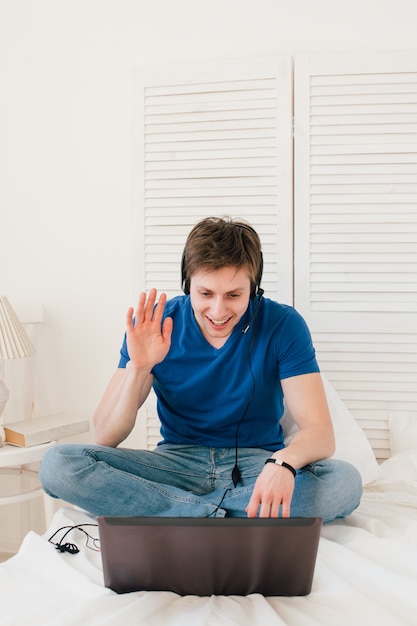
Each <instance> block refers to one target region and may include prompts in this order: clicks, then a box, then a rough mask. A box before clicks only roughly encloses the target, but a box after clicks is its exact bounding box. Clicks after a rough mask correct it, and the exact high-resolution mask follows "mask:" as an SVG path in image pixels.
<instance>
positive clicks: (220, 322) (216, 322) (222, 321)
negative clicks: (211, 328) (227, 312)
mask: <svg viewBox="0 0 417 626" xmlns="http://www.w3.org/2000/svg"><path fill="white" fill-rule="evenodd" d="M210 319H211V318H210ZM211 321H212V322H213V324H214V325H215V326H223V324H226V322H227V321H228V319H225V320H220V321H217V320H212V319H211Z"/></svg>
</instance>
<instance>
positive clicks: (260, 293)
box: [242, 287, 265, 335]
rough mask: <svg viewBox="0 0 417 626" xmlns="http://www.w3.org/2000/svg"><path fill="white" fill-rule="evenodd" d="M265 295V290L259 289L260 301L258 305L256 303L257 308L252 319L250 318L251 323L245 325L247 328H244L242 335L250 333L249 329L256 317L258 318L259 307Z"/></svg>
mask: <svg viewBox="0 0 417 626" xmlns="http://www.w3.org/2000/svg"><path fill="white" fill-rule="evenodd" d="M264 293H265V292H264V290H263V289H261V288H260V287H259V288H258V301H257V303H256V306H255V310H254V312H253V315H252V317H251V318H250V320H249V322H248V323H247V324H245V326H244V327H243V328H242V333H243V334H244V335H245V334H246V333H247V332H248V330H249V328H250V325H251V324H252V322H253V320H254V319H255V317H256V314H257V313H258V309H259V305H260V303H261V300H262V296H263V295H264Z"/></svg>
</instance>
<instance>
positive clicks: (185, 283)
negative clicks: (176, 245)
mask: <svg viewBox="0 0 417 626" xmlns="http://www.w3.org/2000/svg"><path fill="white" fill-rule="evenodd" d="M181 289H182V290H183V292H184V293H185V295H186V296H189V295H190V279H189V278H187V276H186V274H185V249H184V251H183V253H182V257H181Z"/></svg>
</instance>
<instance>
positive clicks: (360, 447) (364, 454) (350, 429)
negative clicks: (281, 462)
mask: <svg viewBox="0 0 417 626" xmlns="http://www.w3.org/2000/svg"><path fill="white" fill-rule="evenodd" d="M321 377H322V379H323V385H324V390H325V392H326V397H327V403H328V405H329V410H330V415H331V417H332V422H333V428H334V432H335V439H336V452H335V453H334V455H333V458H334V459H340V460H342V461H348V462H349V463H351V464H352V465H354V466H355V467H356V469H357V470H358V471H359V472H360V474H361V476H362V482H363V484H364V485H367V484H369V483H371V482H373V481H374V480H376V479H377V478H379V477H380V476H381V473H382V472H381V468H380V466H379V465H378V462H377V460H376V458H375V455H374V452H373V450H372V447H371V444H370V443H369V441H368V439H367V438H366V435H365V433H364V432H363V430H362V429H361V427H360V426H359V424H358V423H357V422H356V420H355V419H354V417H353V416H352V414H351V413H350V411H349V410H348V408H347V407H346V405H345V404H344V403H343V401H342V399H341V398H340V397H339V395H338V393H337V391H336V390H335V389H334V387H333V386H332V385H331V384H330V382H329V381H328V380H327V378H326V377H325V376H324V375H323V374H322V375H321ZM281 425H282V427H283V429H284V434H285V444H286V445H288V443H289V442H290V441H291V438H292V437H293V435H294V433H295V432H297V430H298V427H297V425H296V424H295V422H294V419H293V417H292V416H291V414H290V412H289V411H288V409H285V411H284V415H283V417H282V419H281Z"/></svg>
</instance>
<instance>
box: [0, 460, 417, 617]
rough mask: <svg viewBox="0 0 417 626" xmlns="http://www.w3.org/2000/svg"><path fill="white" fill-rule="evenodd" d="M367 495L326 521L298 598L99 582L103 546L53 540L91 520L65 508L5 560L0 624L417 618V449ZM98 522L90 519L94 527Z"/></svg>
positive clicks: (389, 467) (388, 467) (0, 570)
mask: <svg viewBox="0 0 417 626" xmlns="http://www.w3.org/2000/svg"><path fill="white" fill-rule="evenodd" d="M382 470H383V471H382V476H381V478H379V479H378V480H377V481H376V482H374V483H372V484H371V485H368V486H367V487H366V488H365V493H364V496H363V499H362V503H361V505H360V507H359V508H358V510H357V511H355V513H354V514H353V515H351V516H350V517H349V518H347V519H346V520H342V521H338V522H335V523H333V524H330V525H327V526H325V527H323V529H322V536H321V539H320V546H319V553H318V558H317V564H316V571H315V576H314V581H313V588H312V592H311V594H310V595H309V596H306V597H298V598H282V597H274V598H264V597H263V596H261V595H258V594H254V595H251V596H247V597H237V596H233V597H225V596H212V597H209V598H200V597H195V596H186V597H181V596H177V595H175V594H173V593H165V592H159V593H154V592H136V593H130V594H125V595H117V594H116V593H114V592H112V591H110V590H109V589H106V588H105V587H104V586H103V576H102V569H101V559H100V554H99V553H97V552H93V551H91V550H89V549H87V548H86V547H85V545H84V539H83V536H82V535H81V534H79V533H77V534H76V535H71V537H70V538H68V540H70V541H72V542H74V543H77V545H78V546H79V547H80V549H81V551H80V553H79V554H77V555H70V554H62V553H60V552H58V551H57V550H55V548H54V547H53V546H52V545H51V544H50V543H48V541H47V539H48V537H49V536H50V535H51V534H52V533H53V532H54V531H55V530H57V529H58V528H60V527H61V526H65V525H73V524H77V523H91V521H92V520H91V519H90V518H89V517H87V516H86V515H85V514H83V513H82V512H80V511H76V510H73V509H69V508H68V509H66V508H65V509H61V510H60V511H58V512H57V514H56V515H55V517H54V519H53V521H52V524H51V525H50V528H49V529H48V531H47V533H45V535H44V536H39V535H37V534H36V533H34V532H30V533H29V534H28V535H27V536H26V537H25V539H24V541H23V543H22V546H21V548H20V550H19V552H18V554H17V555H16V556H14V557H13V558H11V559H9V560H8V561H6V562H5V563H3V564H1V565H0V624H1V625H5V626H6V625H7V626H12V625H13V626H37V625H39V626H80V624H82V625H83V626H90V625H91V626H93V625H100V626H101V625H112V626H113V625H114V626H116V625H117V626H120V624H123V625H125V626H131V625H132V626H133V625H141V626H142V625H143V626H161V625H162V624H163V625H164V626H177V625H178V626H184V625H188V624H190V625H193V626H199V625H204V626H211V625H213V626H223V625H224V626H230V625H232V624H236V625H239V626H257V625H259V626H260V625H262V626H265V624H268V626H275V625H281V624H285V625H287V626H327V625H329V626H335V625H336V624H337V626H345V625H346V626H348V625H349V626H351V625H352V624H355V623H356V624H363V623H366V624H367V626H402V625H410V626H415V625H416V624H417V450H410V451H408V452H402V453H399V454H397V455H395V456H394V457H392V458H391V459H390V460H389V461H386V462H385V463H384V464H383V465H382ZM93 530H94V529H93Z"/></svg>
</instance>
